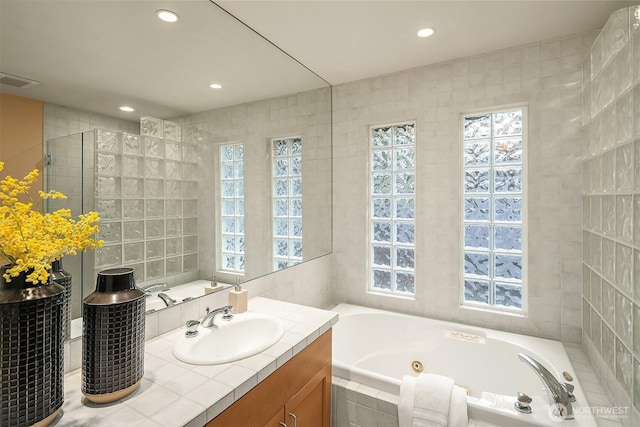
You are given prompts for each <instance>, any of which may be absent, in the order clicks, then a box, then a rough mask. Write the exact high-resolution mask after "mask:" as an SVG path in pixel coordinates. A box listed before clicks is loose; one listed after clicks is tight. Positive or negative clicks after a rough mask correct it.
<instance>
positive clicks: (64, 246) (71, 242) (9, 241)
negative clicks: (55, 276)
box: [0, 162, 103, 285]
mask: <svg viewBox="0 0 640 427" xmlns="http://www.w3.org/2000/svg"><path fill="white" fill-rule="evenodd" d="M3 169H4V163H3V162H0V171H2V170H3ZM37 178H38V170H37V169H34V170H32V171H31V172H29V174H27V176H25V177H24V179H23V180H18V179H16V178H13V177H11V176H8V175H7V176H6V177H5V178H3V179H2V180H0V202H1V203H0V259H1V258H4V259H5V262H8V263H9V265H10V266H11V267H10V268H8V269H7V270H6V272H5V274H4V279H5V280H6V281H7V282H11V278H12V277H17V276H18V275H20V274H21V273H22V272H28V274H27V277H26V281H27V282H32V283H33V284H34V285H38V284H41V283H42V284H43V283H47V280H48V278H49V274H50V273H49V270H50V269H51V263H52V262H53V261H55V260H58V259H60V258H61V257H62V256H64V255H75V254H76V253H77V252H78V251H83V250H85V249H87V248H98V247H101V246H102V243H103V241H102V240H96V239H95V238H93V235H94V234H96V233H97V232H98V231H99V227H98V225H97V224H96V223H97V222H98V221H100V217H99V216H98V214H97V212H93V211H92V212H89V213H87V214H84V215H79V216H78V219H77V220H76V219H74V218H73V217H72V215H71V210H70V209H58V210H57V211H55V212H51V213H42V212H41V211H40V209H38V208H39V205H40V201H41V200H45V199H66V196H65V195H64V194H62V193H59V192H57V191H54V190H51V191H49V192H46V193H45V192H44V191H39V199H40V200H38V202H36V203H35V206H36V208H35V209H34V200H33V199H32V197H31V196H30V194H29V190H30V189H31V185H32V184H33V183H34V182H35V181H36V179H37ZM19 197H20V198H22V199H23V200H28V202H22V201H20V200H19Z"/></svg>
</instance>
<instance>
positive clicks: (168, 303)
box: [158, 292, 176, 307]
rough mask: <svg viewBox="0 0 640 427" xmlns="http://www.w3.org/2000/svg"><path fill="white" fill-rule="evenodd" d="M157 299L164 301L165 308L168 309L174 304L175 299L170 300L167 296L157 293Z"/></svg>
mask: <svg viewBox="0 0 640 427" xmlns="http://www.w3.org/2000/svg"><path fill="white" fill-rule="evenodd" d="M158 298H160V299H161V300H162V301H164V303H165V304H166V305H167V307H170V306H172V305H174V304H175V303H176V300H175V299H173V298H171V297H170V296H169V295H167V294H165V293H164V292H160V293H158Z"/></svg>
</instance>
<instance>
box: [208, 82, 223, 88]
mask: <svg viewBox="0 0 640 427" xmlns="http://www.w3.org/2000/svg"><path fill="white" fill-rule="evenodd" d="M209 87H210V88H211V89H222V85H221V84H218V83H211V84H210V85H209Z"/></svg>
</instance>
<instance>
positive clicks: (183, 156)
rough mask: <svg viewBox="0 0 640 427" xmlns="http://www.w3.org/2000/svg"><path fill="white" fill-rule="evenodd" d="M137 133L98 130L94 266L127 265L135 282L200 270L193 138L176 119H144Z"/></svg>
mask: <svg viewBox="0 0 640 427" xmlns="http://www.w3.org/2000/svg"><path fill="white" fill-rule="evenodd" d="M140 133H141V135H134V134H131V133H127V132H113V131H106V130H102V129H96V130H95V210H96V211H97V212H98V213H99V214H100V216H101V218H102V220H101V222H100V238H101V239H104V246H103V247H102V248H100V249H98V250H96V256H95V265H94V267H95V272H94V273H97V272H98V271H100V270H103V269H106V268H114V267H120V266H125V267H132V268H134V269H135V271H136V281H137V282H138V284H140V283H142V282H154V281H162V282H164V281H167V280H168V278H171V277H173V278H178V277H181V276H182V275H184V274H189V273H191V274H192V275H193V276H194V277H193V278H196V277H195V276H197V272H198V218H197V215H198V211H197V206H198V200H197V198H198V186H197V178H198V177H197V162H198V156H197V146H196V140H195V138H190V137H189V135H183V129H182V128H181V127H180V126H179V125H177V124H176V123H173V122H168V121H163V120H159V119H155V118H150V117H144V118H142V119H141V121H140Z"/></svg>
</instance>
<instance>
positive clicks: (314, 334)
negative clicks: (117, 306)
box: [53, 297, 338, 427]
mask: <svg viewBox="0 0 640 427" xmlns="http://www.w3.org/2000/svg"><path fill="white" fill-rule="evenodd" d="M249 311H251V312H256V313H266V314H270V315H272V316H275V317H277V318H278V319H280V320H281V321H282V322H283V323H284V326H285V333H284V335H283V337H282V338H281V339H280V341H278V342H277V343H276V344H275V345H273V346H272V347H270V348H269V349H267V350H265V351H264V352H262V353H259V354H257V355H255V356H252V357H249V358H246V359H242V360H239V361H237V362H231V363H225V364H222V365H206V366H198V365H190V364H186V363H182V362H180V361H178V360H177V359H176V358H175V357H174V356H173V351H172V350H173V345H174V343H175V341H176V340H177V339H178V338H179V337H180V336H181V335H182V334H184V332H185V328H184V327H180V328H178V329H175V330H173V331H170V332H168V333H165V334H163V335H160V336H158V337H157V338H154V339H151V340H149V341H147V343H146V348H145V375H144V379H143V381H142V384H141V386H140V388H139V389H138V390H137V391H136V392H134V393H133V394H131V395H130V396H128V397H127V398H125V399H123V400H121V401H119V402H117V403H114V404H111V405H95V404H92V403H90V402H88V401H86V400H85V399H83V397H82V393H81V391H80V371H79V370H76V371H73V372H70V373H68V374H67V375H66V377H65V402H64V406H63V415H62V416H61V417H59V418H58V419H57V420H56V421H55V422H54V424H53V425H58V426H63V425H91V426H93V427H100V426H109V427H113V426H127V427H129V426H134V425H135V426H145V427H150V426H165V427H180V426H199V427H201V426H203V425H204V424H205V423H206V422H208V421H209V420H211V419H213V418H215V417H216V416H217V415H218V414H220V413H221V412H222V411H224V410H225V409H226V408H227V407H229V406H231V405H232V404H233V403H234V402H235V401H237V400H238V399H240V397H242V396H243V395H244V394H246V393H247V392H248V391H249V390H251V389H252V388H253V387H254V386H256V385H257V384H258V383H259V382H261V381H262V380H264V379H265V378H266V377H268V376H269V375H270V374H271V373H273V372H274V371H275V370H276V369H278V368H280V367H281V366H282V365H284V364H285V363H286V362H287V361H288V360H290V359H291V358H292V357H294V356H295V355H296V354H298V353H299V352H300V351H302V350H303V349H304V348H305V347H307V346H308V345H309V344H311V343H312V342H314V341H315V340H316V339H317V338H318V337H319V336H320V335H322V334H323V333H324V332H326V331H328V330H329V329H330V328H332V327H333V325H334V324H335V323H336V322H337V321H338V315H337V314H336V313H335V312H331V311H326V310H320V309H316V308H312V307H306V306H301V305H296V304H291V303H287V302H282V301H276V300H270V299H266V298H260V297H256V298H252V299H250V300H249Z"/></svg>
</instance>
